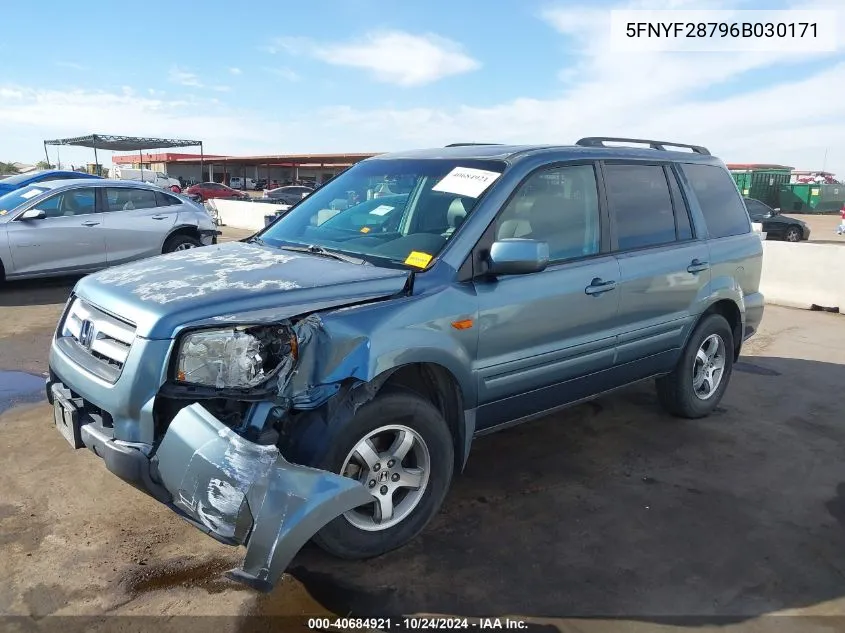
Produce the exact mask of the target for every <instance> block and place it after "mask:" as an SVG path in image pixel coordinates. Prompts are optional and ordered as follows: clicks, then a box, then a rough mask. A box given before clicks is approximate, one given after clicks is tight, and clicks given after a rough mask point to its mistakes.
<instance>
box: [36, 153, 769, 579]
mask: <svg viewBox="0 0 845 633" xmlns="http://www.w3.org/2000/svg"><path fill="white" fill-rule="evenodd" d="M611 140H613V141H617V142H618V141H620V139H605V138H588V139H582V140H581V141H579V142H578V143H577V144H576V145H573V146H565V147H558V146H505V145H472V144H461V145H457V146H450V147H446V148H439V149H431V150H421V151H411V152H406V153H396V154H387V155H381V156H378V157H375V158H372V159H368V160H366V161H363V162H361V163H358V164H357V165H355V166H353V167H352V168H350V169H349V170H347V171H346V172H344V173H343V174H341V175H340V176H338V177H337V178H335V179H334V180H332V181H331V182H330V183H328V184H327V185H325V186H324V187H322V188H320V189H318V190H317V191H315V192H314V193H313V194H312V195H310V196H308V197H307V198H305V199H303V200H302V201H301V202H299V203H298V204H297V205H296V206H294V207H293V208H292V209H291V211H290V212H289V213H288V214H286V215H285V216H283V217H281V218H279V219H278V220H276V221H275V222H274V223H273V224H271V225H270V226H268V227H266V228H265V229H264V230H262V231H261V232H260V233H258V234H256V235H255V236H253V237H251V238H249V239H247V240H244V241H242V242H233V243H228V244H221V245H215V246H210V247H207V248H203V249H196V250H190V251H186V252H177V253H173V254H169V255H164V256H161V257H154V258H150V259H145V260H142V261H139V262H134V263H131V264H127V265H124V266H119V267H116V268H112V269H109V270H106V271H103V272H100V273H96V274H93V275H90V276H88V277H85V278H83V279H82V280H81V281H80V282H79V283H78V284H77V286H76V288H75V289H74V291H73V293H72V295H71V297H70V300H69V301H68V304H67V307H66V308H65V311H64V314H63V315H62V317H61V320H60V322H59V324H58V327H57V330H56V334H55V338H54V340H53V343H52V348H51V351H50V377H49V379H48V384H47V391H48V397H49V399H50V401H51V402H52V403H53V406H54V417H55V423H56V426H57V428H58V430H59V431H61V433H62V434H63V435H64V436H65V437H66V438H67V440H68V441H69V442H70V444H71V445H72V446H73V447H74V448H82V447H87V448H89V449H90V450H92V451H93V452H95V453H96V454H97V455H99V456H100V457H101V458H102V459H103V461H104V463H105V466H106V467H107V468H108V469H109V470H111V471H112V472H114V473H115V474H116V475H118V476H119V477H121V478H123V479H124V480H126V481H127V482H129V483H131V484H132V485H134V486H136V487H137V488H139V489H141V490H143V491H144V492H146V493H148V494H150V495H152V496H153V497H155V498H156V499H158V500H159V501H161V502H162V503H164V504H167V505H168V506H169V507H171V508H172V509H173V510H174V511H175V512H177V513H178V514H179V515H181V516H182V517H183V518H184V519H185V520H187V521H189V522H191V523H193V524H194V525H196V526H197V527H198V528H200V529H201V530H202V531H204V532H206V533H207V534H209V535H211V536H213V537H214V538H216V539H218V540H220V541H222V542H224V543H228V544H230V545H236V546H238V545H243V546H245V547H246V552H245V558H244V562H243V565H242V566H241V567H240V568H238V569H235V570H232V571H231V572H229V573H230V575H231V576H232V577H234V578H237V579H239V580H241V581H243V582H246V583H247V584H249V585H251V586H253V587H256V588H259V589H263V590H268V589H269V588H271V587H272V586H273V583H274V582H275V581H276V580H277V579H278V578H279V576H280V575H281V574H282V572H283V571H284V569H285V568H286V567H287V565H288V564H289V562H290V560H291V558H292V557H293V556H294V554H295V553H296V552H297V550H298V549H299V548H300V547H301V546H302V545H303V544H304V543H305V542H306V541H308V540H311V539H313V540H314V541H316V542H317V543H318V544H319V545H320V546H322V547H323V548H325V549H326V550H328V551H329V552H331V553H333V554H335V555H338V556H342V557H345V558H365V557H371V556H376V555H378V554H381V553H383V552H386V551H388V550H391V549H394V548H396V547H399V546H401V545H402V544H404V543H406V542H407V541H408V540H410V539H412V538H413V537H414V536H415V535H416V534H418V533H419V532H420V531H421V530H422V529H423V528H424V526H425V525H426V524H427V522H428V521H429V520H430V519H431V518H432V516H434V515H435V514H436V512H437V511H438V509H439V507H440V505H441V502H442V500H443V498H444V496H445V494H446V491H447V489H448V487H449V484H450V482H451V480H452V477H453V475H454V474H455V473H457V472H459V471H460V470H461V469H462V468H463V466H464V464H465V462H466V460H467V457H468V454H469V452H470V446H471V443H472V440H473V438H474V437H476V436H478V435H479V434H483V433H489V432H491V431H495V430H497V429H501V428H504V427H507V426H509V425H513V424H515V423H518V422H522V421H525V420H529V419H532V418H534V417H537V416H541V415H544V414H546V413H548V412H550V411H554V410H556V409H558V408H561V407H564V406H567V405H571V404H573V403H577V402H580V401H583V400H585V399H589V398H593V397H595V396H597V395H599V394H602V393H606V392H608V391H611V390H613V389H617V388H619V387H622V386H625V385H628V384H631V383H633V382H636V381H641V380H645V379H656V381H655V382H656V388H657V391H658V394H659V400H660V402H661V403H662V404H663V406H665V407H666V408H667V409H668V410H669V411H670V412H672V413H674V414H676V415H678V416H680V417H686V418H699V417H703V416H706V415H707V414H708V413H710V412H711V411H712V410H713V409H714V408H715V406H716V405H717V403H718V402H719V400H720V399H721V397H722V395H723V393H724V391H725V389H726V388H727V385H728V381H729V379H730V376H731V369H732V366H733V362H734V361H735V359H736V358H737V356H738V354H739V353H740V349H741V346H742V343H743V341H744V340H746V339H747V338H748V337H749V336H751V335H753V334H754V332H755V331H756V329H757V327H758V325H759V323H760V320H761V318H762V313H763V297H762V295H761V294H760V293H759V290H758V286H759V282H760V271H761V263H762V245H761V242H760V239H759V237H758V236H757V235H756V234H754V233H753V232H752V228H751V223H750V220H749V217H748V214H747V212H746V210H745V207H744V205H743V201H742V198H741V197H740V194H739V192H738V191H737V189H736V186H735V185H734V183H733V180H732V179H731V177H730V174H729V173H728V172H727V170H726V169H725V166H724V165H723V164H722V163H721V162H720V161H719V160H718V159H716V158H714V157H713V156H711V155H710V154H709V152H708V151H707V150H706V149H704V148H701V147H697V146H680V145H674V144H668V143H661V142H657V141H634V140H630V139H628V140H625V139H622V140H623V141H625V142H628V145H637V144H643V143H644V144H645V147H640V148H638V147H630V146H629V147H618V146H615V147H609V146H607V145H608V142H609V141H611ZM672 147H674V148H675V149H671V148H672ZM539 441H541V440H539ZM112 502H113V503H114V504H115V506H119V505H120V504H121V503H127V502H128V501H127V500H126V499H114V500H112Z"/></svg>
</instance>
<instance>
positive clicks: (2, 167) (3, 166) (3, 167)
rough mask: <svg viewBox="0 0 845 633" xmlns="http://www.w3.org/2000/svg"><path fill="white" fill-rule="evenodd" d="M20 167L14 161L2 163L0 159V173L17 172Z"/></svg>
mask: <svg viewBox="0 0 845 633" xmlns="http://www.w3.org/2000/svg"><path fill="white" fill-rule="evenodd" d="M17 173H20V169H18V168H17V166H16V165H15V164H14V163H4V162H3V161H0V174H17Z"/></svg>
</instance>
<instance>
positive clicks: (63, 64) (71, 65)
mask: <svg viewBox="0 0 845 633" xmlns="http://www.w3.org/2000/svg"><path fill="white" fill-rule="evenodd" d="M56 66H58V67H59V68H67V69H69V70H88V67H87V66H83V65H82V64H77V63H76V62H67V61H62V62H56Z"/></svg>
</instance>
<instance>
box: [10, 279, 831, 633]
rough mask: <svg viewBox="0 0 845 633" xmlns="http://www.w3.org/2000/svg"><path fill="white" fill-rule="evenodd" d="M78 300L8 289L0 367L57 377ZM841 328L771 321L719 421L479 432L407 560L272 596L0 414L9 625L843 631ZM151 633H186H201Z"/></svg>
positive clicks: (612, 417) (31, 420)
mask: <svg viewBox="0 0 845 633" xmlns="http://www.w3.org/2000/svg"><path fill="white" fill-rule="evenodd" d="M69 290H70V285H69V284H68V283H67V282H50V283H43V282H42V283H38V284H15V285H12V287H9V288H5V289H2V290H0V315H2V317H0V370H4V369H5V370H26V371H30V372H35V373H38V372H42V371H44V370H45V369H46V365H45V360H44V359H45V355H46V350H47V347H48V342H49V337H50V333H51V331H52V328H53V326H54V324H55V321H56V318H57V316H58V314H59V312H60V309H61V305H62V303H63V302H64V300H65V298H66V296H67V294H68V292H69ZM843 333H845V320H843V317H842V316H838V315H831V314H824V313H812V312H803V311H795V310H788V309H783V308H776V307H770V308H768V309H767V312H766V317H765V320H764V323H763V330H762V332H761V333H760V335H759V336H758V337H757V338H756V339H755V340H753V342H752V343H751V344H750V345H749V346H748V347H747V349H746V352H745V355H744V357H743V359H742V363H741V364H740V365H739V366H738V367H737V371H736V373H735V374H734V377H733V382H732V385H731V388H730V389H729V391H728V393H727V396H726V398H725V399H724V401H723V404H722V406H721V407H720V408H719V410H718V411H717V413H716V415H714V416H713V417H712V418H710V419H708V420H703V421H697V422H686V421H678V420H675V419H673V418H670V417H668V416H666V415H665V414H663V413H662V412H661V411H660V409H659V408H658V407H657V404H656V401H655V398H654V395H653V391H652V389H651V386H650V385H648V384H644V385H640V386H636V387H632V388H629V389H626V390H624V391H621V392H619V393H617V394H616V395H613V396H610V397H605V398H602V399H601V400H599V401H597V402H595V403H591V404H586V405H583V406H579V407H577V408H575V409H572V410H569V411H567V412H565V413H561V414H558V415H555V416H550V417H548V418H545V419H542V420H538V421H536V422H532V423H530V424H527V425H523V426H521V427H517V428H514V429H511V430H508V431H504V432H502V433H499V434H496V435H492V436H488V437H484V438H481V439H479V440H478V441H477V443H476V446H475V447H474V449H473V453H472V455H471V457H470V460H469V464H468V467H467V470H466V472H465V473H464V474H463V476H461V477H460V478H459V479H458V480H457V481H456V482H455V485H454V488H453V490H452V491H451V493H450V494H449V496H448V498H447V501H446V503H445V507H444V509H443V511H442V513H441V514H440V515H439V516H438V517H437V518H436V520H435V521H434V522H433V524H432V525H431V526H430V527H429V528H428V529H427V530H426V531H425V532H424V533H423V534H422V536H421V537H420V538H418V539H417V540H416V541H415V542H413V543H412V544H411V545H409V546H407V547H406V548H404V549H403V550H400V551H397V552H394V553H391V554H389V555H386V556H384V557H381V558H380V559H378V560H374V561H369V562H364V563H349V562H341V561H335V560H332V559H329V558H327V557H325V556H324V555H322V554H321V553H320V552H319V551H316V550H314V549H313V548H310V547H309V548H306V550H304V551H303V552H302V553H301V555H300V556H299V557H298V558H297V560H296V561H295V564H294V566H293V568H292V569H291V575H290V576H289V577H286V579H285V581H284V582H283V583H281V585H280V586H278V587H277V588H276V590H275V591H274V592H273V593H271V594H269V595H258V594H256V593H254V592H252V591H249V590H246V589H245V588H243V587H241V586H239V585H236V584H234V583H231V582H229V581H227V580H224V579H222V578H221V577H220V572H222V571H224V570H225V569H228V568H230V567H233V566H235V565H236V564H237V562H238V557H239V554H240V552H238V551H236V550H232V549H230V548H227V547H225V546H223V545H220V544H218V543H216V542H215V541H213V540H211V539H209V538H208V537H205V536H203V535H201V534H200V533H198V532H197V531H196V530H194V529H193V528H191V527H190V526H188V525H186V524H184V523H183V522H182V521H180V520H179V519H178V518H176V517H175V516H174V515H172V514H171V513H170V512H168V511H167V510H165V509H164V508H162V507H160V506H158V505H157V504H156V503H154V502H153V501H151V500H150V499H148V498H147V497H146V496H144V495H143V494H141V493H140V492H137V491H135V490H134V489H132V488H131V487H129V486H127V485H125V484H123V483H121V482H119V481H118V480H116V479H115V478H114V477H113V476H111V475H110V474H109V473H108V472H107V471H106V470H105V469H104V468H103V466H102V464H101V463H100V462H99V460H98V459H97V458H96V457H95V456H94V455H93V454H90V453H88V452H85V451H78V452H73V451H71V450H70V449H69V448H68V446H67V445H66V443H65V442H64V440H63V439H62V438H61V437H60V436H59V435H58V434H57V433H56V432H55V430H54V429H53V428H52V423H51V419H50V409H49V408H48V407H47V406H46V404H44V403H39V404H35V405H27V406H20V407H16V408H13V409H11V410H9V411H7V412H6V413H4V414H2V415H0V447H2V451H3V460H2V463H3V467H2V469H0V490H2V494H0V578H2V579H3V582H2V583H0V614H18V615H27V616H33V617H35V618H41V617H43V616H48V615H51V614H53V615H62V614H67V615H69V614H85V615H91V616H99V615H104V614H107V615H116V614H121V615H150V614H162V613H164V614H168V615H174V616H175V615H182V614H193V615H197V614H216V615H220V616H231V617H229V618H227V619H221V620H215V621H214V622H213V628H215V629H216V630H220V631H245V630H253V629H254V628H256V627H258V626H259V624H260V622H261V621H257V620H250V619H248V618H247V616H251V615H268V614H270V615H284V614H288V615H290V614H302V613H308V614H314V613H328V612H334V613H339V614H348V613H350V612H351V613H355V614H384V613H406V614H407V613H438V614H460V615H466V616H485V615H502V614H510V615H514V616H519V617H523V618H530V619H531V621H533V622H536V623H538V624H537V627H536V630H557V627H558V626H560V627H562V628H565V627H564V625H563V624H561V622H560V621H558V620H554V621H552V620H549V619H551V618H556V617H560V616H593V617H595V618H596V619H594V620H589V621H578V622H575V623H574V624H570V625H569V626H570V628H569V629H567V630H571V628H572V627H575V628H577V629H578V630H602V631H605V630H620V627H622V626H623V625H624V627H625V628H624V630H626V631H649V630H653V629H654V627H655V626H656V624H658V623H662V624H664V625H665V626H666V628H667V629H669V628H672V629H675V630H686V629H688V628H689V629H696V630H697V627H699V626H701V625H704V624H719V625H722V624H725V623H726V621H725V620H724V618H725V617H727V616H730V617H734V618H736V620H735V622H734V624H733V626H732V627H728V628H727V629H722V630H734V629H737V630H744V631H751V630H760V629H759V628H754V627H758V626H759V625H760V623H761V620H760V617H761V616H764V615H766V614H772V613H783V612H785V611H787V612H788V611H789V610H798V612H799V613H802V614H805V617H803V618H800V619H798V618H794V619H789V620H786V619H779V620H778V622H779V626H780V628H778V629H777V630H779V631H781V630H785V629H784V628H783V626H785V625H786V624H787V623H790V624H794V626H795V627H796V628H794V629H791V630H802V631H806V630H813V629H814V628H815V629H817V630H820V631H821V630H830V629H829V628H827V627H829V626H831V624H832V623H835V622H837V621H838V622H840V624H841V623H842V622H845V619H843V620H833V619H820V620H814V619H810V618H809V617H806V614H820V615H828V614H837V615H839V616H845V459H843V456H842V446H843V445H845V425H843V417H842V393H843V387H842V386H843V385H844V384H845V336H843ZM0 380H2V375H0ZM667 616H698V619H696V620H688V619H687V620H666V617H667ZM40 621H41V622H50V621H51V620H40ZM27 622H31V621H30V620H27ZM115 622H117V621H115V620H106V621H100V622H95V621H90V620H67V621H65V620H63V621H62V626H63V627H65V628H67V627H69V626H71V625H72V624H73V623H76V624H78V625H80V626H81V624H80V623H84V624H85V626H86V627H88V628H89V629H90V630H103V631H105V630H111V627H112V626H114V625H115ZM120 622H124V621H123V620H120ZM143 622H144V623H145V626H150V627H152V626H153V625H154V626H155V628H156V631H158V632H161V631H164V630H177V629H178V630H179V631H180V633H186V631H187V630H189V629H190V625H193V624H196V623H197V622H198V621H196V620H187V621H186V620H179V619H176V620H173V621H169V620H168V621H165V620H159V619H157V620H144V621H143ZM544 622H545V623H547V624H548V626H545V625H543V624H541V623H544ZM276 623H277V625H278V626H277V630H297V629H296V628H295V627H294V625H293V621H286V620H277V621H276ZM168 626H169V627H173V628H172V629H168V628H167V627H168ZM208 626H211V624H209V622H208V621H205V623H204V624H203V630H207V627H208ZM98 627H99V628H98ZM127 627H128V623H127ZM552 627H554V628H552ZM127 630H129V629H128V628H127ZM766 630H772V629H771V628H769V629H766Z"/></svg>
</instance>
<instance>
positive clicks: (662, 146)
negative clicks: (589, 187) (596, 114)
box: [575, 136, 711, 156]
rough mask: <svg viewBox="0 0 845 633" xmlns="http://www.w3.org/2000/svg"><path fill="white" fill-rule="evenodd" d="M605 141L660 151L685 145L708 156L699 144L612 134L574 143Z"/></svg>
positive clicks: (598, 144) (584, 144)
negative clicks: (638, 145)
mask: <svg viewBox="0 0 845 633" xmlns="http://www.w3.org/2000/svg"><path fill="white" fill-rule="evenodd" d="M605 141H611V142H613V143H640V144H642V145H648V146H649V147H650V148H651V149H656V150H660V151H662V152H665V151H669V150H667V149H666V146H667V145H668V146H669V147H686V148H687V149H691V150H692V151H693V152H695V153H696V154H702V155H704V156H710V155H711V154H710V150H709V149H707V148H706V147H702V146H701V145H687V144H686V143H670V142H669V141H652V140H649V139H642V138H616V137H612V136H588V137H586V138H582V139H581V140H580V141H578V142H577V143H575V144H576V145H581V146H582V147H607V145H605V144H604V143H605Z"/></svg>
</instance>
